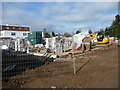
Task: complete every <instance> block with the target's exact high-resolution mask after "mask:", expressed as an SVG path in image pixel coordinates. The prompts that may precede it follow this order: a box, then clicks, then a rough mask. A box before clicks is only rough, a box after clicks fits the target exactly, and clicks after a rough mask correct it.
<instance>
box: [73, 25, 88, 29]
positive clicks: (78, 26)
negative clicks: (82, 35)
mask: <svg viewBox="0 0 120 90" xmlns="http://www.w3.org/2000/svg"><path fill="white" fill-rule="evenodd" d="M74 28H76V29H82V28H89V26H87V25H77V26H75V27H74Z"/></svg>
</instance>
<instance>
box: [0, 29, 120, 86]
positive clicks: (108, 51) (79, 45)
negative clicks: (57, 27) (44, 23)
mask: <svg viewBox="0 0 120 90" xmlns="http://www.w3.org/2000/svg"><path fill="white" fill-rule="evenodd" d="M42 35H43V33H42V32H30V33H28V37H27V38H26V37H25V38H18V37H17V38H8V37H2V38H1V39H0V40H1V41H0V44H1V50H2V88H117V87H118V50H119V40H118V39H117V38H116V37H108V36H105V35H104V34H101V35H98V34H97V33H92V32H89V31H83V32H81V33H78V34H74V35H73V36H72V37H69V38H68V37H67V38H66V37H63V36H59V37H58V36H56V37H51V38H44V37H43V36H42ZM43 42H45V44H43Z"/></svg>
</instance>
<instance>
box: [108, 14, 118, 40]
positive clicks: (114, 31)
mask: <svg viewBox="0 0 120 90" xmlns="http://www.w3.org/2000/svg"><path fill="white" fill-rule="evenodd" d="M107 33H109V35H110V36H111V37H117V38H120V15H116V16H115V20H113V22H112V24H111V26H110V27H109V29H108V30H107Z"/></svg>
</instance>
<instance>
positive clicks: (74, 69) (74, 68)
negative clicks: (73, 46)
mask: <svg viewBox="0 0 120 90" xmlns="http://www.w3.org/2000/svg"><path fill="white" fill-rule="evenodd" d="M72 54H73V71H74V74H76V67H75V55H74V52H73V53H72Z"/></svg>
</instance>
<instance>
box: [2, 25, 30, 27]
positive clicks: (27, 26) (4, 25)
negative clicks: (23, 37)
mask: <svg viewBox="0 0 120 90" xmlns="http://www.w3.org/2000/svg"><path fill="white" fill-rule="evenodd" d="M0 26H18V27H30V26H24V25H17V24H15V25H10V24H2V25H0Z"/></svg>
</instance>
